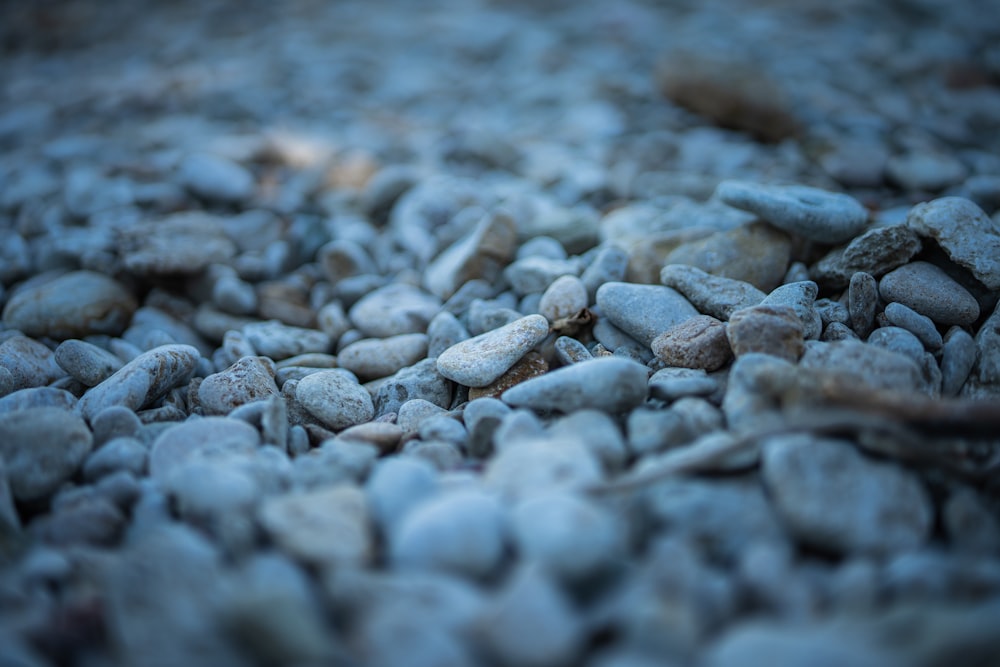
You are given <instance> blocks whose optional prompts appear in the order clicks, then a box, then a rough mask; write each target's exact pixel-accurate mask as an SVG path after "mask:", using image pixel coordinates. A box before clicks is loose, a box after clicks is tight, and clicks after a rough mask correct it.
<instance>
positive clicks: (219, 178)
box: [177, 153, 254, 203]
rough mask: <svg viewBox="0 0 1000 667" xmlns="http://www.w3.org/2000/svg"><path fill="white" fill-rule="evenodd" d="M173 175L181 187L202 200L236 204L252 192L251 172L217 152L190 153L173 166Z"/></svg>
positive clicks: (252, 179)
mask: <svg viewBox="0 0 1000 667" xmlns="http://www.w3.org/2000/svg"><path fill="white" fill-rule="evenodd" d="M177 178H178V180H179V181H180V184H181V185H183V186H184V187H185V188H187V189H188V190H190V191H191V192H193V193H194V194H196V195H198V196H199V197H204V198H205V199H211V200H213V201H220V202H227V203H238V202H241V201H244V200H246V199H249V198H250V197H251V196H252V195H253V191H254V178H253V174H251V173H250V172H249V171H247V170H246V169H245V168H243V167H242V166H241V165H239V164H237V163H236V162H233V161H232V160H228V159H226V158H224V157H222V156H221V155H213V154H211V153H192V154H190V155H188V156H186V157H185V158H184V159H183V160H182V161H181V163H180V165H179V166H178V167H177Z"/></svg>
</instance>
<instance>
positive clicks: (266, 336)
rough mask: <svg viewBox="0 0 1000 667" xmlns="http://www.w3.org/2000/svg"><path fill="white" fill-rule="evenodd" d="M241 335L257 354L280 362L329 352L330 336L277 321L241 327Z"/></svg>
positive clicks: (315, 330)
mask: <svg viewBox="0 0 1000 667" xmlns="http://www.w3.org/2000/svg"><path fill="white" fill-rule="evenodd" d="M243 335H244V336H246V339H247V341H249V342H250V344H251V345H252V346H253V348H254V349H255V350H256V351H257V354H259V355H261V356H264V357H270V358H271V359H272V360H274V361H281V360H283V359H287V358H289V357H295V356H298V355H300V354H307V353H310V352H320V353H325V352H329V351H330V349H331V347H332V341H331V339H330V335H329V334H327V333H326V332H324V331H320V330H318V329H306V328H303V327H296V326H291V325H288V324H284V323H282V322H279V321H278V320H268V321H266V322H252V323H250V324H247V325H246V326H244V327H243Z"/></svg>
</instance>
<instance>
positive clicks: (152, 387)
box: [77, 345, 201, 420]
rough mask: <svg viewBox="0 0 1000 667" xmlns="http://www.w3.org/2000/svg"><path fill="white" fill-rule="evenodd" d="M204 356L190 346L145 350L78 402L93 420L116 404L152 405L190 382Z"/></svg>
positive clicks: (133, 406)
mask: <svg viewBox="0 0 1000 667" xmlns="http://www.w3.org/2000/svg"><path fill="white" fill-rule="evenodd" d="M200 359H201V355H200V354H199V353H198V350H197V349H195V348H193V347H191V346H190V345H162V346H160V347H157V348H153V349H152V350H149V351H148V352H143V353H142V354H140V355H139V356H138V357H136V358H135V359H133V360H132V361H130V362H129V363H127V364H125V365H124V366H122V368H121V369H120V370H119V371H118V372H116V373H115V374H114V375H112V376H111V377H109V378H108V379H107V380H105V381H104V382H102V383H101V384H99V385H97V386H96V387H93V388H91V389H90V390H89V391H87V393H86V394H84V395H83V398H81V399H80V402H79V403H78V404H77V405H78V407H79V409H80V412H81V414H82V415H83V416H84V418H86V419H87V420H92V419H93V418H94V417H95V416H96V415H97V413H99V412H100V411H101V410H103V409H104V408H107V407H109V406H112V405H123V406H125V407H126V408H129V409H130V410H133V411H138V410H142V409H143V408H145V407H148V406H149V405H150V404H152V403H153V402H154V401H155V400H156V399H158V398H160V397H161V396H163V395H164V394H166V393H167V392H168V391H170V390H171V389H173V388H174V387H177V386H180V385H182V384H184V383H185V382H187V381H188V380H189V379H190V378H191V375H192V374H193V373H194V370H195V368H196V367H197V366H198V361H199V360H200Z"/></svg>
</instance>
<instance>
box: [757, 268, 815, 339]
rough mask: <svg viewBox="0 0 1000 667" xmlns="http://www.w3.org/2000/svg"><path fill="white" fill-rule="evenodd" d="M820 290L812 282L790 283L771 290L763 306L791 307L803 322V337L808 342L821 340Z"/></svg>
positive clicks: (762, 302)
mask: <svg viewBox="0 0 1000 667" xmlns="http://www.w3.org/2000/svg"><path fill="white" fill-rule="evenodd" d="M818 293H819V288H818V287H817V286H816V283H814V282H812V281H811V280H803V281H798V282H789V283H785V284H784V285H781V286H779V287H776V288H774V289H773V290H771V293H770V294H768V295H767V296H766V297H765V298H764V300H763V301H761V302H760V305H762V306H791V307H792V309H793V310H794V311H795V313H796V315H798V317H799V319H800V320H801V321H802V335H803V337H804V338H805V339H806V340H815V339H816V338H819V335H820V333H821V332H822V330H823V319H822V318H821V317H820V315H819V312H817V311H816V308H815V307H814V304H815V303H816V295H817V294H818Z"/></svg>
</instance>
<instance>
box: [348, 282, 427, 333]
mask: <svg viewBox="0 0 1000 667" xmlns="http://www.w3.org/2000/svg"><path fill="white" fill-rule="evenodd" d="M439 310H441V300H440V299H439V298H438V297H436V296H434V295H432V294H428V293H427V292H424V291H423V290H421V289H420V288H418V287H414V286H413V285H407V284H405V283H392V284H390V285H386V286H385V287H380V288H378V289H377V290H375V291H374V292H371V293H370V294H367V295H366V296H364V297H362V298H361V299H360V300H358V302H357V303H355V304H354V305H353V306H352V307H351V309H350V311H349V312H348V317H349V318H350V320H351V323H352V324H354V326H355V327H357V328H358V329H360V330H361V332H362V333H363V334H365V335H366V336H369V337H371V338H388V337H389V336H398V335H400V334H407V333H424V332H426V331H427V325H428V324H429V323H430V321H431V320H432V319H434V316H435V315H437V313H438V311H439Z"/></svg>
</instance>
